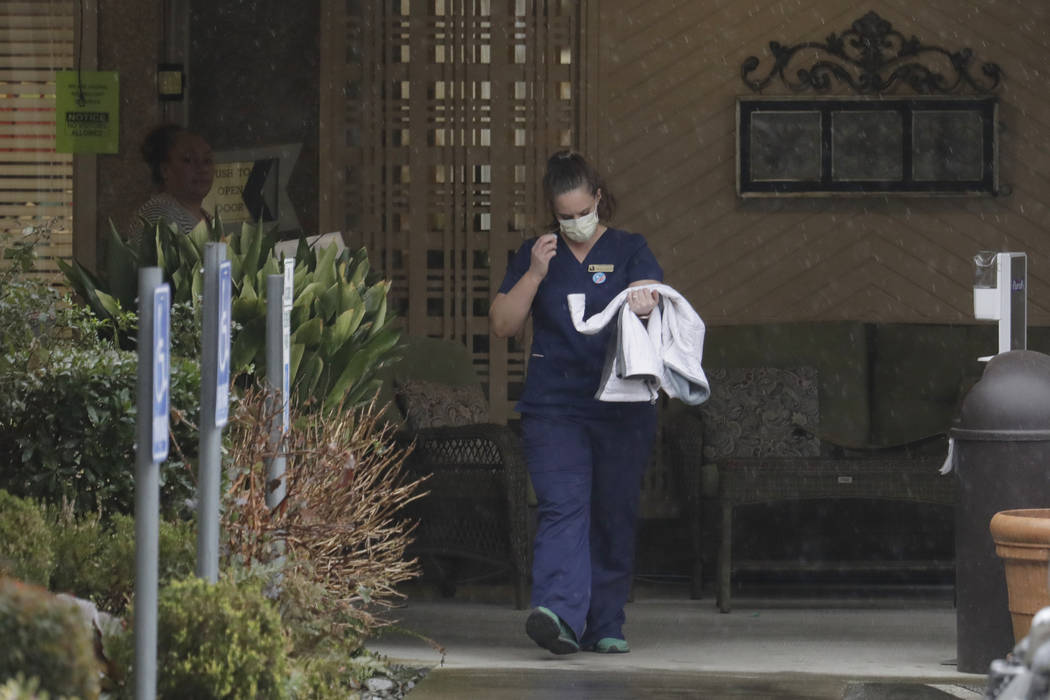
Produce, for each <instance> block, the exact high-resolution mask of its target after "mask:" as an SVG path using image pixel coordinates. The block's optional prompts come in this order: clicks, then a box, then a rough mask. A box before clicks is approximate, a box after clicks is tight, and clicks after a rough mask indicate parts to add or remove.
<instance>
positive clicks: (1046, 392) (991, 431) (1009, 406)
mask: <svg viewBox="0 0 1050 700" xmlns="http://www.w3.org/2000/svg"><path fill="white" fill-rule="evenodd" d="M951 436H952V438H953V439H954V442H955V454H954V462H955V473H956V474H957V478H958V486H959V490H958V503H957V505H956V510H955V591H956V623H957V635H958V637H957V650H958V670H959V671H962V672H965V673H987V671H988V665H989V664H990V663H991V661H992V660H993V659H1001V658H1003V657H1005V656H1006V654H1007V653H1008V652H1009V651H1010V650H1011V649H1013V646H1014V637H1013V627H1012V624H1011V622H1010V611H1009V608H1008V601H1007V595H1006V580H1005V578H1004V574H1003V565H1002V562H1001V561H1000V560H999V557H998V556H996V554H995V544H994V543H993V542H992V536H991V533H990V532H989V529H988V525H989V523H990V522H991V520H992V516H993V515H995V514H996V513H998V512H999V511H1001V510H1008V509H1011V508H1048V507H1050V356H1048V355H1044V354H1042V353H1038V352H1031V351H1028V350H1013V351H1011V352H1006V353H1002V354H1000V355H997V356H996V357H994V358H993V359H992V360H991V361H990V362H989V363H988V366H987V367H986V368H985V370H984V375H983V376H982V377H981V380H980V381H979V382H978V383H977V384H976V385H975V386H974V387H973V389H972V390H971V391H970V393H969V394H967V395H966V398H965V399H964V400H963V403H962V407H961V409H960V411H959V417H958V418H957V419H956V421H955V424H954V426H953V428H952V431H951Z"/></svg>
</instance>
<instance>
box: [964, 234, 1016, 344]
mask: <svg viewBox="0 0 1050 700" xmlns="http://www.w3.org/2000/svg"><path fill="white" fill-rule="evenodd" d="M974 263H975V264H976V266H977V269H976V274H975V276H974V283H973V315H974V318H977V319H979V320H986V321H998V322H999V352H1007V351H1008V350H1025V349H1027V347H1028V256H1027V255H1025V254H1024V253H994V252H989V251H981V252H980V253H978V254H977V255H976V257H974ZM980 359H981V360H988V359H991V356H989V357H982V358H980Z"/></svg>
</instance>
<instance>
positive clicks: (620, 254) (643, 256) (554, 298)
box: [499, 228, 664, 416]
mask: <svg viewBox="0 0 1050 700" xmlns="http://www.w3.org/2000/svg"><path fill="white" fill-rule="evenodd" d="M535 242H536V239H535V238H533V239H530V240H527V241H525V243H524V244H522V246H521V248H519V249H518V252H517V253H515V254H514V257H513V258H512V259H511V261H510V264H509V265H508V266H507V274H506V276H505V277H504V278H503V284H502V285H500V288H499V291H500V292H502V293H504V294H506V293H507V292H509V291H510V290H511V289H512V288H513V287H514V285H515V284H517V283H518V280H520V279H521V277H522V275H524V274H525V273H526V272H527V271H528V269H529V264H530V263H531V261H532V246H533V244H534V243H535ZM663 278H664V273H663V270H662V269H661V268H660V265H659V263H657V262H656V258H655V257H653V254H652V251H650V250H649V246H648V245H646V243H645V238H643V237H642V236H641V235H640V234H637V233H628V232H626V231H621V230H619V229H614V228H609V229H606V231H605V233H603V234H602V235H601V237H600V238H599V239H598V240H597V241H596V242H595V244H594V247H593V248H591V250H590V252H589V253H587V257H586V258H585V259H584V261H583V262H582V263H581V262H579V261H577V260H576V256H575V255H573V253H572V251H571V250H569V247H568V245H566V243H565V240H564V239H563V238H562V237H561V236H560V235H559V236H558V248H557V254H556V255H555V256H554V257H553V258H551V261H550V265H549V267H548V269H547V276H546V277H545V278H544V279H543V281H542V282H541V283H540V286H539V288H538V289H537V291H536V297H535V299H533V301H532V351H531V354H530V356H529V364H528V371H527V372H526V376H525V390H524V391H523V392H522V395H521V400H520V401H519V402H518V404H517V405H516V406H515V410H517V411H519V412H520V413H540V414H546V415H591V416H594V415H605V414H609V415H610V416H611V415H615V414H617V413H619V412H622V411H623V410H624V409H627V408H628V407H630V406H634V405H635V404H633V403H627V404H624V403H612V402H605V401H598V400H597V399H596V398H594V395H595V393H596V392H597V391H598V385H599V383H600V382H601V376H602V367H603V365H604V364H605V351H606V346H607V345H608V344H609V342H610V339H611V338H612V335H613V333H614V332H615V330H616V324H614V323H610V324H609V325H608V326H606V327H605V328H603V329H602V330H601V331H600V332H598V333H596V334H594V335H584V334H583V333H580V332H579V331H577V330H576V328H575V327H574V326H573V325H572V318H571V317H570V316H569V302H568V299H567V297H568V295H569V294H577V293H581V292H582V293H584V294H586V295H587V306H586V310H585V312H584V318H589V317H590V316H591V315H593V314H595V313H597V312H599V311H601V310H602V309H604V308H605V307H606V306H607V305H608V303H609V302H610V301H612V299H613V297H615V296H616V295H617V294H619V293H620V292H622V291H623V290H624V289H626V288H627V287H628V285H630V283H631V282H637V281H639V280H647V279H651V280H658V281H663ZM643 403H644V405H648V402H643Z"/></svg>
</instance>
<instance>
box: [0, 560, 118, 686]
mask: <svg viewBox="0 0 1050 700" xmlns="http://www.w3.org/2000/svg"><path fill="white" fill-rule="evenodd" d="M0 639H2V640H3V644H0V680H6V679H8V678H13V677H15V676H16V675H17V674H19V673H22V674H24V676H25V677H26V678H36V679H38V680H39V682H40V689H41V690H44V691H47V692H48V693H50V694H52V695H68V696H72V697H77V698H83V699H85V700H90V699H92V698H97V697H98V694H99V682H98V674H99V665H98V662H97V660H96V659H95V650H94V644H93V641H92V639H91V635H90V632H89V629H88V627H87V626H86V625H85V624H84V621H83V618H82V617H81V615H80V611H79V610H77V608H76V606H74V605H72V604H70V603H68V602H66V601H63V600H60V599H58V598H56V597H55V596H53V595H51V594H50V593H48V592H47V591H45V590H44V589H42V588H37V587H35V586H28V585H26V584H23V583H19V582H17V581H15V580H14V579H3V578H0Z"/></svg>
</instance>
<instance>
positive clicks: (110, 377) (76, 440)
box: [0, 345, 200, 513]
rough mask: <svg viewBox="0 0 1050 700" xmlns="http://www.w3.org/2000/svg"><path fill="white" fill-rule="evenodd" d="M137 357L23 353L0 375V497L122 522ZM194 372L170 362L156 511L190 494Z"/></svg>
mask: <svg viewBox="0 0 1050 700" xmlns="http://www.w3.org/2000/svg"><path fill="white" fill-rule="evenodd" d="M137 363H138V359H137V356H136V354H135V353H132V352H127V351H119V350H113V349H108V348H106V347H104V346H99V347H95V348H80V347H69V346H62V345H57V346H55V347H51V348H46V349H45V348H38V349H36V350H32V351H29V350H26V351H25V352H23V353H22V354H21V355H16V356H15V357H13V358H9V361H8V362H7V363H6V364H5V365H4V366H0V464H4V465H5V467H4V469H3V470H0V488H4V489H7V490H8V491H10V492H12V493H14V494H16V495H19V496H29V497H33V498H37V499H40V500H42V501H45V502H51V503H58V502H61V501H62V500H68V501H72V502H75V503H76V505H77V507H78V508H79V509H81V510H83V511H92V510H97V509H102V510H103V511H104V512H120V513H130V512H132V511H133V509H134V500H135V489H134V482H135V480H134V473H135V452H134V443H135V413H136V406H135V401H136V394H135V386H136V382H137ZM199 393H200V370H199V367H198V366H197V365H196V363H193V362H190V361H188V360H181V359H179V358H173V361H172V383H171V404H172V406H173V407H174V408H175V409H176V410H177V411H181V412H183V413H184V414H185V416H186V418H187V419H188V421H189V422H188V421H179V420H173V421H172V430H173V436H174V441H175V442H176V444H177V445H178V447H179V448H180V449H181V450H182V453H183V455H180V452H179V450H178V449H174V448H173V449H172V454H171V457H170V458H169V459H168V461H166V462H164V463H163V464H162V465H161V468H160V478H161V499H162V506H163V507H164V508H165V509H166V510H172V509H177V508H180V507H182V506H183V504H184V503H185V501H186V499H187V498H189V497H190V496H192V494H193V488H194V486H193V475H192V473H191V471H190V468H189V467H188V465H187V463H186V461H184V460H183V456H184V457H185V459H186V460H187V461H188V460H192V459H193V458H195V456H196V451H197V436H196V431H195V430H194V429H193V427H192V425H190V422H192V421H195V420H196V414H197V413H198V410H199V409H198V403H199Z"/></svg>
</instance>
